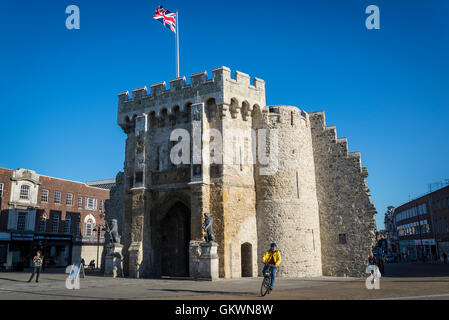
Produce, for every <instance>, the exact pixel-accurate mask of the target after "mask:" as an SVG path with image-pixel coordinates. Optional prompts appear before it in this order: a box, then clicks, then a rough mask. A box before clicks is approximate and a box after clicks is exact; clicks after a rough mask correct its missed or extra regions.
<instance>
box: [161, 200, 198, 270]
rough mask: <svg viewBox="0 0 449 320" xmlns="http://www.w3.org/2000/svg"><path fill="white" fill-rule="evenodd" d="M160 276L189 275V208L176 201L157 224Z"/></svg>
mask: <svg viewBox="0 0 449 320" xmlns="http://www.w3.org/2000/svg"><path fill="white" fill-rule="evenodd" d="M159 237H160V238H159V241H158V243H159V250H160V259H161V260H160V262H161V275H162V276H178V277H183V276H188V275H189V241H190V209H189V208H188V207H187V206H185V205H184V204H183V203H181V202H176V203H175V204H174V205H173V206H172V207H171V208H170V209H169V210H168V211H167V213H166V214H165V215H164V216H163V217H162V219H161V220H160V224H159Z"/></svg>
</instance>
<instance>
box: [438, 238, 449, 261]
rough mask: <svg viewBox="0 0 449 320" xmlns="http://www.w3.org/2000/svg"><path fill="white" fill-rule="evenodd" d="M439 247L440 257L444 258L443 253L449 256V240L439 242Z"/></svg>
mask: <svg viewBox="0 0 449 320" xmlns="http://www.w3.org/2000/svg"><path fill="white" fill-rule="evenodd" d="M438 249H439V250H440V259H441V260H442V259H443V253H445V254H446V257H449V242H438Z"/></svg>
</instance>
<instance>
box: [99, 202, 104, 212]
mask: <svg viewBox="0 0 449 320" xmlns="http://www.w3.org/2000/svg"><path fill="white" fill-rule="evenodd" d="M103 207H104V201H103V200H100V208H99V209H100V211H103Z"/></svg>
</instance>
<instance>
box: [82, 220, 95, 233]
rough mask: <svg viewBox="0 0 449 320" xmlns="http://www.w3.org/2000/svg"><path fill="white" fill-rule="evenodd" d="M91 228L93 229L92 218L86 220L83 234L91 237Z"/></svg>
mask: <svg viewBox="0 0 449 320" xmlns="http://www.w3.org/2000/svg"><path fill="white" fill-rule="evenodd" d="M93 229H94V222H93V221H92V219H89V220H87V222H86V226H85V228H84V230H85V232H84V235H85V236H86V237H91V236H92V233H93V231H92V230H93Z"/></svg>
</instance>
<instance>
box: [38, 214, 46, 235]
mask: <svg viewBox="0 0 449 320" xmlns="http://www.w3.org/2000/svg"><path fill="white" fill-rule="evenodd" d="M46 227H47V219H46V218H45V215H41V216H40V218H39V232H45V231H46V230H47V228H46Z"/></svg>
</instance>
